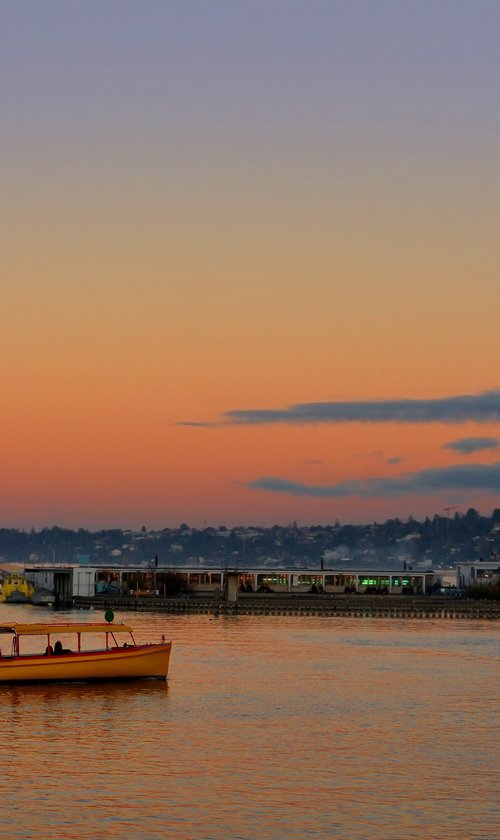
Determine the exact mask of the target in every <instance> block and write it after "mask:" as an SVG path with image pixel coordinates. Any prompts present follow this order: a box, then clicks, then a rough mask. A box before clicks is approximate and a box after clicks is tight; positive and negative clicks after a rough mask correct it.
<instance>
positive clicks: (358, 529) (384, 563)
mask: <svg viewBox="0 0 500 840" xmlns="http://www.w3.org/2000/svg"><path fill="white" fill-rule="evenodd" d="M499 551H500V509H499V508H495V510H493V512H492V514H491V516H483V515H481V514H479V513H478V511H477V510H475V509H474V508H469V509H468V510H467V511H466V512H465V513H463V514H462V513H459V512H458V511H453V509H451V508H446V509H445V511H444V513H443V514H442V515H441V514H436V515H434V516H433V517H432V518H431V517H426V518H425V519H424V520H423V521H417V520H416V519H413V517H409V518H408V519H405V520H402V519H398V518H395V519H389V520H387V521H386V522H383V523H377V522H373V523H371V524H366V525H353V524H343V523H340V522H338V521H336V522H334V523H333V524H331V525H309V526H302V525H300V524H299V523H297V522H292V523H291V524H290V525H287V526H281V525H274V526H272V527H259V526H241V527H235V528H228V527H226V526H224V525H219V526H218V527H204V528H193V527H190V526H189V525H188V524H186V523H183V524H181V525H180V526H179V527H177V528H163V529H160V530H149V529H148V528H147V527H146V526H145V525H144V526H142V527H141V528H140V529H139V530H137V531H134V530H121V529H117V528H110V529H106V530H101V531H97V532H92V531H88V530H84V529H83V528H79V529H78V530H71V529H68V528H61V527H58V526H53V527H50V528H49V527H47V528H42V529H41V530H38V531H37V530H35V529H32V530H30V531H23V530H19V529H15V528H5V527H3V528H0V565H1V564H3V565H5V564H9V563H15V564H26V563H37V564H44V563H50V564H56V563H61V564H89V565H92V566H100V565H108V564H111V563H112V564H114V565H122V564H123V565H134V566H140V565H145V566H148V565H151V564H152V563H154V564H155V565H160V566H167V567H170V568H180V567H183V566H190V567H193V566H196V565H199V566H203V567H204V568H210V567H213V568H220V567H224V566H228V567H229V566H230V567H240V568H243V567H245V566H246V567H252V566H253V567H259V568H263V567H269V568H273V567H274V568H284V569H286V568H290V569H292V568H302V569H304V568H315V569H319V568H325V569H327V568H332V569H335V568H348V567H349V565H350V564H352V566H353V567H354V566H356V567H358V568H364V569H369V568H372V567H373V568H377V567H383V568H385V569H393V568H394V569H401V568H414V569H419V568H420V569H427V568H428V569H431V568H433V569H441V568H453V567H455V566H456V565H457V564H460V563H465V562H471V561H474V560H480V559H481V558H483V557H484V558H485V559H488V558H489V557H490V556H491V555H492V554H495V553H498V552H499Z"/></svg>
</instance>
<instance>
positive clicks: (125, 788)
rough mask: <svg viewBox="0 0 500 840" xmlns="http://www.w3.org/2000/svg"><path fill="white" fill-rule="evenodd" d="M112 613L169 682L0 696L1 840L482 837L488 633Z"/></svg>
mask: <svg viewBox="0 0 500 840" xmlns="http://www.w3.org/2000/svg"><path fill="white" fill-rule="evenodd" d="M28 613H29V615H28ZM59 615H60V618H59V616H58V619H59V620H64V619H65V618H66V617H74V618H76V617H78V620H81V619H82V618H83V619H87V618H88V620H96V619H97V618H98V616H97V614H96V613H92V612H90V613H83V612H78V613H71V614H66V613H65V614H64V616H63V615H62V614H59ZM44 617H45V620H47V613H44V612H43V611H41V610H36V609H34V608H22V607H6V606H3V605H2V606H1V607H0V622H6V621H11V620H18V621H19V620H24V621H26V620H34V619H37V620H43V619H44ZM116 620H125V621H130V622H131V623H132V624H133V625H134V627H136V628H137V636H138V637H139V639H141V640H145V639H147V638H149V637H151V638H157V637H158V635H159V634H161V633H162V632H165V631H166V632H167V635H168V636H170V637H171V638H172V639H173V642H174V648H173V655H172V660H171V669H170V678H169V682H168V684H167V685H165V684H163V683H151V682H146V683H135V684H128V685H125V686H124V685H112V684H108V685H105V684H100V685H95V686H84V685H53V686H34V687H33V686H31V687H23V688H20V687H13V686H10V687H5V686H4V687H3V688H0V708H1V709H2V722H3V727H2V728H3V734H4V737H3V750H4V753H3V754H4V761H3V786H4V787H3V790H4V794H3V797H2V799H3V802H2V836H3V837H5V838H8V840H46V838H48V837H51V838H55V839H56V840H59V838H64V840H68V838H82V840H83V838H85V839H86V838H89V840H90V838H92V840H94V838H98V837H99V838H110V839H111V838H113V840H115V839H116V840H118V839H119V838H128V839H129V840H156V838H165V837H176V838H177V837H182V838H188V840H190V839H191V838H192V839H193V840H194V838H197V840H212V838H213V839H214V840H215V838H217V840H250V838H262V840H281V838H285V837H286V838H289V840H303V838H326V837H332V838H342V840H402V838H405V840H413V839H414V840H422V838H426V840H443V838H447V840H454V838H457V840H458V838H460V840H463V838H470V840H472V839H473V838H474V840H494V838H495V837H498V834H497V826H498V818H499V808H498V797H497V792H498V760H497V748H498V743H497V736H498V677H497V669H496V659H497V656H498V628H497V626H496V625H495V624H493V623H486V622H484V623H480V622H460V621H450V622H445V621H439V622H434V621H417V620H413V621H412V620H410V621H395V620H393V621H386V620H377V619H364V620H363V619H361V620H360V619H329V618H322V617H304V618H301V617H273V616H272V617H239V618H236V619H234V618H231V619H220V618H219V619H215V618H211V617H210V616H186V617H175V618H171V617H165V616H159V615H154V614H141V615H134V616H131V615H130V614H127V615H125V614H124V615H119V614H118V615H117V616H116Z"/></svg>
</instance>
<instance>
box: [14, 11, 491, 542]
mask: <svg viewBox="0 0 500 840" xmlns="http://www.w3.org/2000/svg"><path fill="white" fill-rule="evenodd" d="M499 43H500V3H498V2H497V0H492V1H491V2H489V0H475V2H470V0H440V2H434V3H433V2H422V0H401V2H391V1H390V0H343V1H342V2H340V0H339V1H338V2H337V1H336V0H330V1H329V2H328V0H232V2H231V1H230V0H164V2H161V0H72V2H68V0H44V2H39V0H4V2H2V3H1V4H0V106H1V114H2V121H1V131H0V153H1V173H2V174H1V190H0V213H1V218H0V237H1V251H0V253H1V262H2V271H1V284H0V311H1V330H0V359H1V372H2V386H3V387H2V394H3V400H2V410H1V420H0V424H1V425H0V428H1V440H2V457H1V460H0V527H18V528H31V527H35V528H37V529H38V528H41V527H44V526H49V527H50V526H52V525H61V526H66V527H71V528H79V527H82V528H89V529H92V530H95V529H99V528H108V527H109V528H111V527H122V528H137V527H141V526H142V525H145V526H146V527H147V528H161V527H175V526H178V525H180V524H181V523H183V522H186V523H188V524H189V525H191V526H193V527H198V528H201V527H204V526H206V525H212V526H218V525H226V526H232V525H239V524H241V525H247V524H248V525H249V524H255V525H273V524H275V523H277V524H287V523H288V522H291V521H292V520H297V521H298V522H299V524H301V525H307V524H328V523H330V522H334V521H335V520H336V519H338V520H339V521H340V522H353V523H362V522H373V521H383V520H385V519H387V518H390V517H396V516H398V517H401V518H407V517H408V516H414V517H415V518H422V517H424V516H426V515H430V516H432V515H433V514H434V513H439V514H440V515H443V512H444V511H445V510H446V509H449V511H451V512H453V513H454V512H455V510H457V511H459V512H464V513H465V511H466V510H467V509H468V508H469V507H475V508H476V509H477V510H479V511H480V512H481V513H483V514H488V515H489V514H491V511H492V510H493V508H494V507H500V390H499V389H500V369H499V368H500V236H499V231H500V96H499V91H500V50H499V46H498V45H499Z"/></svg>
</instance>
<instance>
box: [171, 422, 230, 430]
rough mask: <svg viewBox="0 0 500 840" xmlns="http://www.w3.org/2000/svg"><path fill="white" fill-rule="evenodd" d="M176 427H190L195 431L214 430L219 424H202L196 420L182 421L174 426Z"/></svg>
mask: <svg viewBox="0 0 500 840" xmlns="http://www.w3.org/2000/svg"><path fill="white" fill-rule="evenodd" d="M175 425H176V426H191V427H193V428H195V429H214V428H217V427H218V426H220V423H208V422H207V423H203V422H201V421H198V420H184V421H180V422H179V423H176V424H175Z"/></svg>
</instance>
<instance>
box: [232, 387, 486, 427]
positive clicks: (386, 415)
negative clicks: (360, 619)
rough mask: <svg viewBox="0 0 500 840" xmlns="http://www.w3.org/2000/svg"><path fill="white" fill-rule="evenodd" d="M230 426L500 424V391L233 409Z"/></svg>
mask: <svg viewBox="0 0 500 840" xmlns="http://www.w3.org/2000/svg"><path fill="white" fill-rule="evenodd" d="M224 417H225V423H229V424H231V425H238V426H243V425H247V426H248V425H263V424H270V423H294V424H298V425H303V424H305V423H391V422H393V423H394V422H395V423H467V422H469V421H474V422H476V423H487V422H497V421H500V389H496V390H493V391H485V392H483V393H482V394H475V395H474V394H471V395H465V396H458V397H441V398H437V399H429V400H412V399H400V400H373V401H364V400H361V401H353V402H319V403H316V402H315V403H299V404H298V405H292V406H289V407H288V408H284V409H246V410H241V409H234V410H232V411H227V412H225V414H224Z"/></svg>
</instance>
